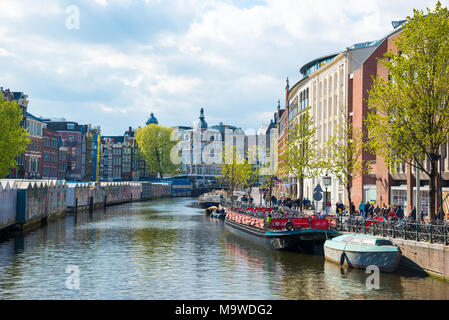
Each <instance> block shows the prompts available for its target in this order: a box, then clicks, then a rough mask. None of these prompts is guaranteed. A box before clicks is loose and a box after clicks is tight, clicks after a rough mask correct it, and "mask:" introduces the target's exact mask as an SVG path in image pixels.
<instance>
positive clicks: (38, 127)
mask: <svg viewBox="0 0 449 320" xmlns="http://www.w3.org/2000/svg"><path fill="white" fill-rule="evenodd" d="M26 126H27V129H28V134H29V137H30V140H31V143H30V144H29V145H28V147H27V149H26V151H25V154H24V164H25V165H24V167H25V176H24V178H25V179H41V178H42V160H43V159H42V151H43V129H44V128H45V123H44V122H42V121H40V119H39V118H37V117H35V116H33V115H32V114H31V113H29V112H27V115H26Z"/></svg>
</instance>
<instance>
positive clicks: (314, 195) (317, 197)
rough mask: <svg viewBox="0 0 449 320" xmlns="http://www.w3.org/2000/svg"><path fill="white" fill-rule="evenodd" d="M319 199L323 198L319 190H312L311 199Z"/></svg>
mask: <svg viewBox="0 0 449 320" xmlns="http://www.w3.org/2000/svg"><path fill="white" fill-rule="evenodd" d="M321 199H323V194H322V193H321V192H314V193H313V200H315V201H321Z"/></svg>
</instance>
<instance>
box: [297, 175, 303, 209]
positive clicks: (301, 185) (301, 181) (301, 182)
mask: <svg viewBox="0 0 449 320" xmlns="http://www.w3.org/2000/svg"><path fill="white" fill-rule="evenodd" d="M298 195H299V197H298V198H299V208H300V211H301V212H302V200H303V199H304V179H299V192H298Z"/></svg>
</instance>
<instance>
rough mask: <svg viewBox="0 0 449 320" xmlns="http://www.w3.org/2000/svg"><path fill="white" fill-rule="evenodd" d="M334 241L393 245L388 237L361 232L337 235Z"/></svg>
mask: <svg viewBox="0 0 449 320" xmlns="http://www.w3.org/2000/svg"><path fill="white" fill-rule="evenodd" d="M332 241H337V242H350V243H357V244H365V245H371V246H392V245H393V243H392V242H391V241H390V240H388V239H383V238H377V237H373V236H369V235H359V234H345V235H342V236H338V237H335V238H334V239H332Z"/></svg>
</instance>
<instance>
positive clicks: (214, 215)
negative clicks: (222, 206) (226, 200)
mask: <svg viewBox="0 0 449 320" xmlns="http://www.w3.org/2000/svg"><path fill="white" fill-rule="evenodd" d="M210 217H211V218H216V219H224V218H226V212H225V211H220V210H218V209H217V210H214V211H212V213H211V214H210Z"/></svg>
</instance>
